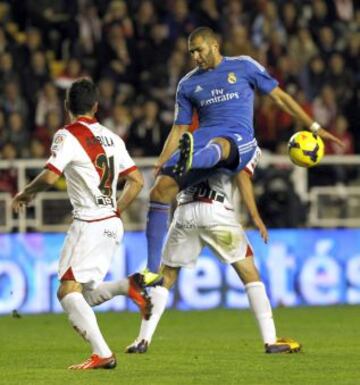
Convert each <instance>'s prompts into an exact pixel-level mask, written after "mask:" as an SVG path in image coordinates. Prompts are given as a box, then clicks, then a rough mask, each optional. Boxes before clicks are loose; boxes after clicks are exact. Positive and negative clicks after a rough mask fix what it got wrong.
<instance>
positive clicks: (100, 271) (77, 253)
mask: <svg viewBox="0 0 360 385" xmlns="http://www.w3.org/2000/svg"><path fill="white" fill-rule="evenodd" d="M123 234H124V228H123V224H122V222H121V219H119V218H118V217H112V218H109V219H105V220H102V221H97V222H83V221H80V220H74V222H73V223H72V224H71V226H70V228H69V231H68V233H67V236H66V239H65V242H64V245H63V248H62V250H61V255H60V261H59V271H58V276H59V279H60V280H66V279H71V275H73V277H74V279H75V281H76V282H79V283H82V284H84V285H85V286H86V287H87V288H89V289H91V288H95V287H96V286H97V284H98V283H100V282H101V281H102V280H103V279H104V278H105V275H106V273H107V272H108V270H109V268H110V264H111V260H112V258H113V256H114V254H115V251H116V248H117V247H118V246H119V244H120V242H121V240H122V237H123ZM64 276H65V277H64ZM69 277H70V278H69Z"/></svg>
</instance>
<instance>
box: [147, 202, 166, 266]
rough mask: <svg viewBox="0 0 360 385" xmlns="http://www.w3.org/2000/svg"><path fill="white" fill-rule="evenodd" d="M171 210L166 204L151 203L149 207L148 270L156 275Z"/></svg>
mask: <svg viewBox="0 0 360 385" xmlns="http://www.w3.org/2000/svg"><path fill="white" fill-rule="evenodd" d="M169 209H170V205H169V204H166V203H159V202H150V205H149V212H148V219H147V224H146V238H147V247H148V259H147V268H148V269H149V270H150V271H152V272H154V273H156V272H157V271H158V270H159V266H160V259H161V251H162V246H163V242H164V237H165V235H166V233H167V229H168V224H167V222H168V216H169Z"/></svg>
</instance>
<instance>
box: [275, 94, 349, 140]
mask: <svg viewBox="0 0 360 385" xmlns="http://www.w3.org/2000/svg"><path fill="white" fill-rule="evenodd" d="M269 96H270V97H271V99H272V100H273V101H274V102H275V103H276V104H277V106H278V107H280V108H281V109H282V110H283V111H285V112H287V113H288V114H290V115H291V116H292V117H294V118H295V119H296V120H298V121H300V122H301V123H302V124H303V125H304V126H305V127H307V128H308V129H309V130H310V131H312V132H314V133H315V134H317V135H319V136H320V137H321V138H323V139H325V140H330V141H332V142H335V143H337V144H338V145H340V146H341V147H343V146H344V145H343V143H342V142H341V140H340V139H338V138H337V137H336V136H334V135H332V134H331V133H330V132H329V131H327V130H325V128H322V127H321V126H320V124H319V123H317V122H315V121H314V120H313V119H312V118H311V117H310V116H309V115H308V114H307V113H306V112H305V111H304V110H303V108H302V107H301V106H300V105H299V104H298V103H297V102H296V101H295V100H294V99H293V98H292V97H291V96H290V95H289V94H288V93H286V92H285V91H283V90H282V89H281V88H280V87H275V88H274V89H273V90H272V91H271V92H270V93H269Z"/></svg>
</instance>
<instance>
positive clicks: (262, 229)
mask: <svg viewBox="0 0 360 385" xmlns="http://www.w3.org/2000/svg"><path fill="white" fill-rule="evenodd" d="M253 221H254V224H255V226H256V227H257V228H258V230H259V232H260V235H261V238H262V239H263V241H264V242H265V243H268V241H269V233H268V231H267V228H266V226H265V224H264V222H263V221H262V219H261V218H260V217H254V218H253Z"/></svg>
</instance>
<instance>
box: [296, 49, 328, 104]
mask: <svg viewBox="0 0 360 385" xmlns="http://www.w3.org/2000/svg"><path fill="white" fill-rule="evenodd" d="M303 75H304V76H303V77H302V80H303V81H302V86H303V88H304V90H305V93H306V96H307V98H308V99H310V100H314V99H315V97H316V96H317V95H318V94H319V92H320V90H321V89H322V88H323V87H324V85H325V83H326V66H325V62H324V60H323V59H322V58H321V56H320V55H316V56H314V57H313V58H312V59H311V60H310V62H309V63H308V65H307V67H306V68H305V71H304V73H303Z"/></svg>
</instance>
